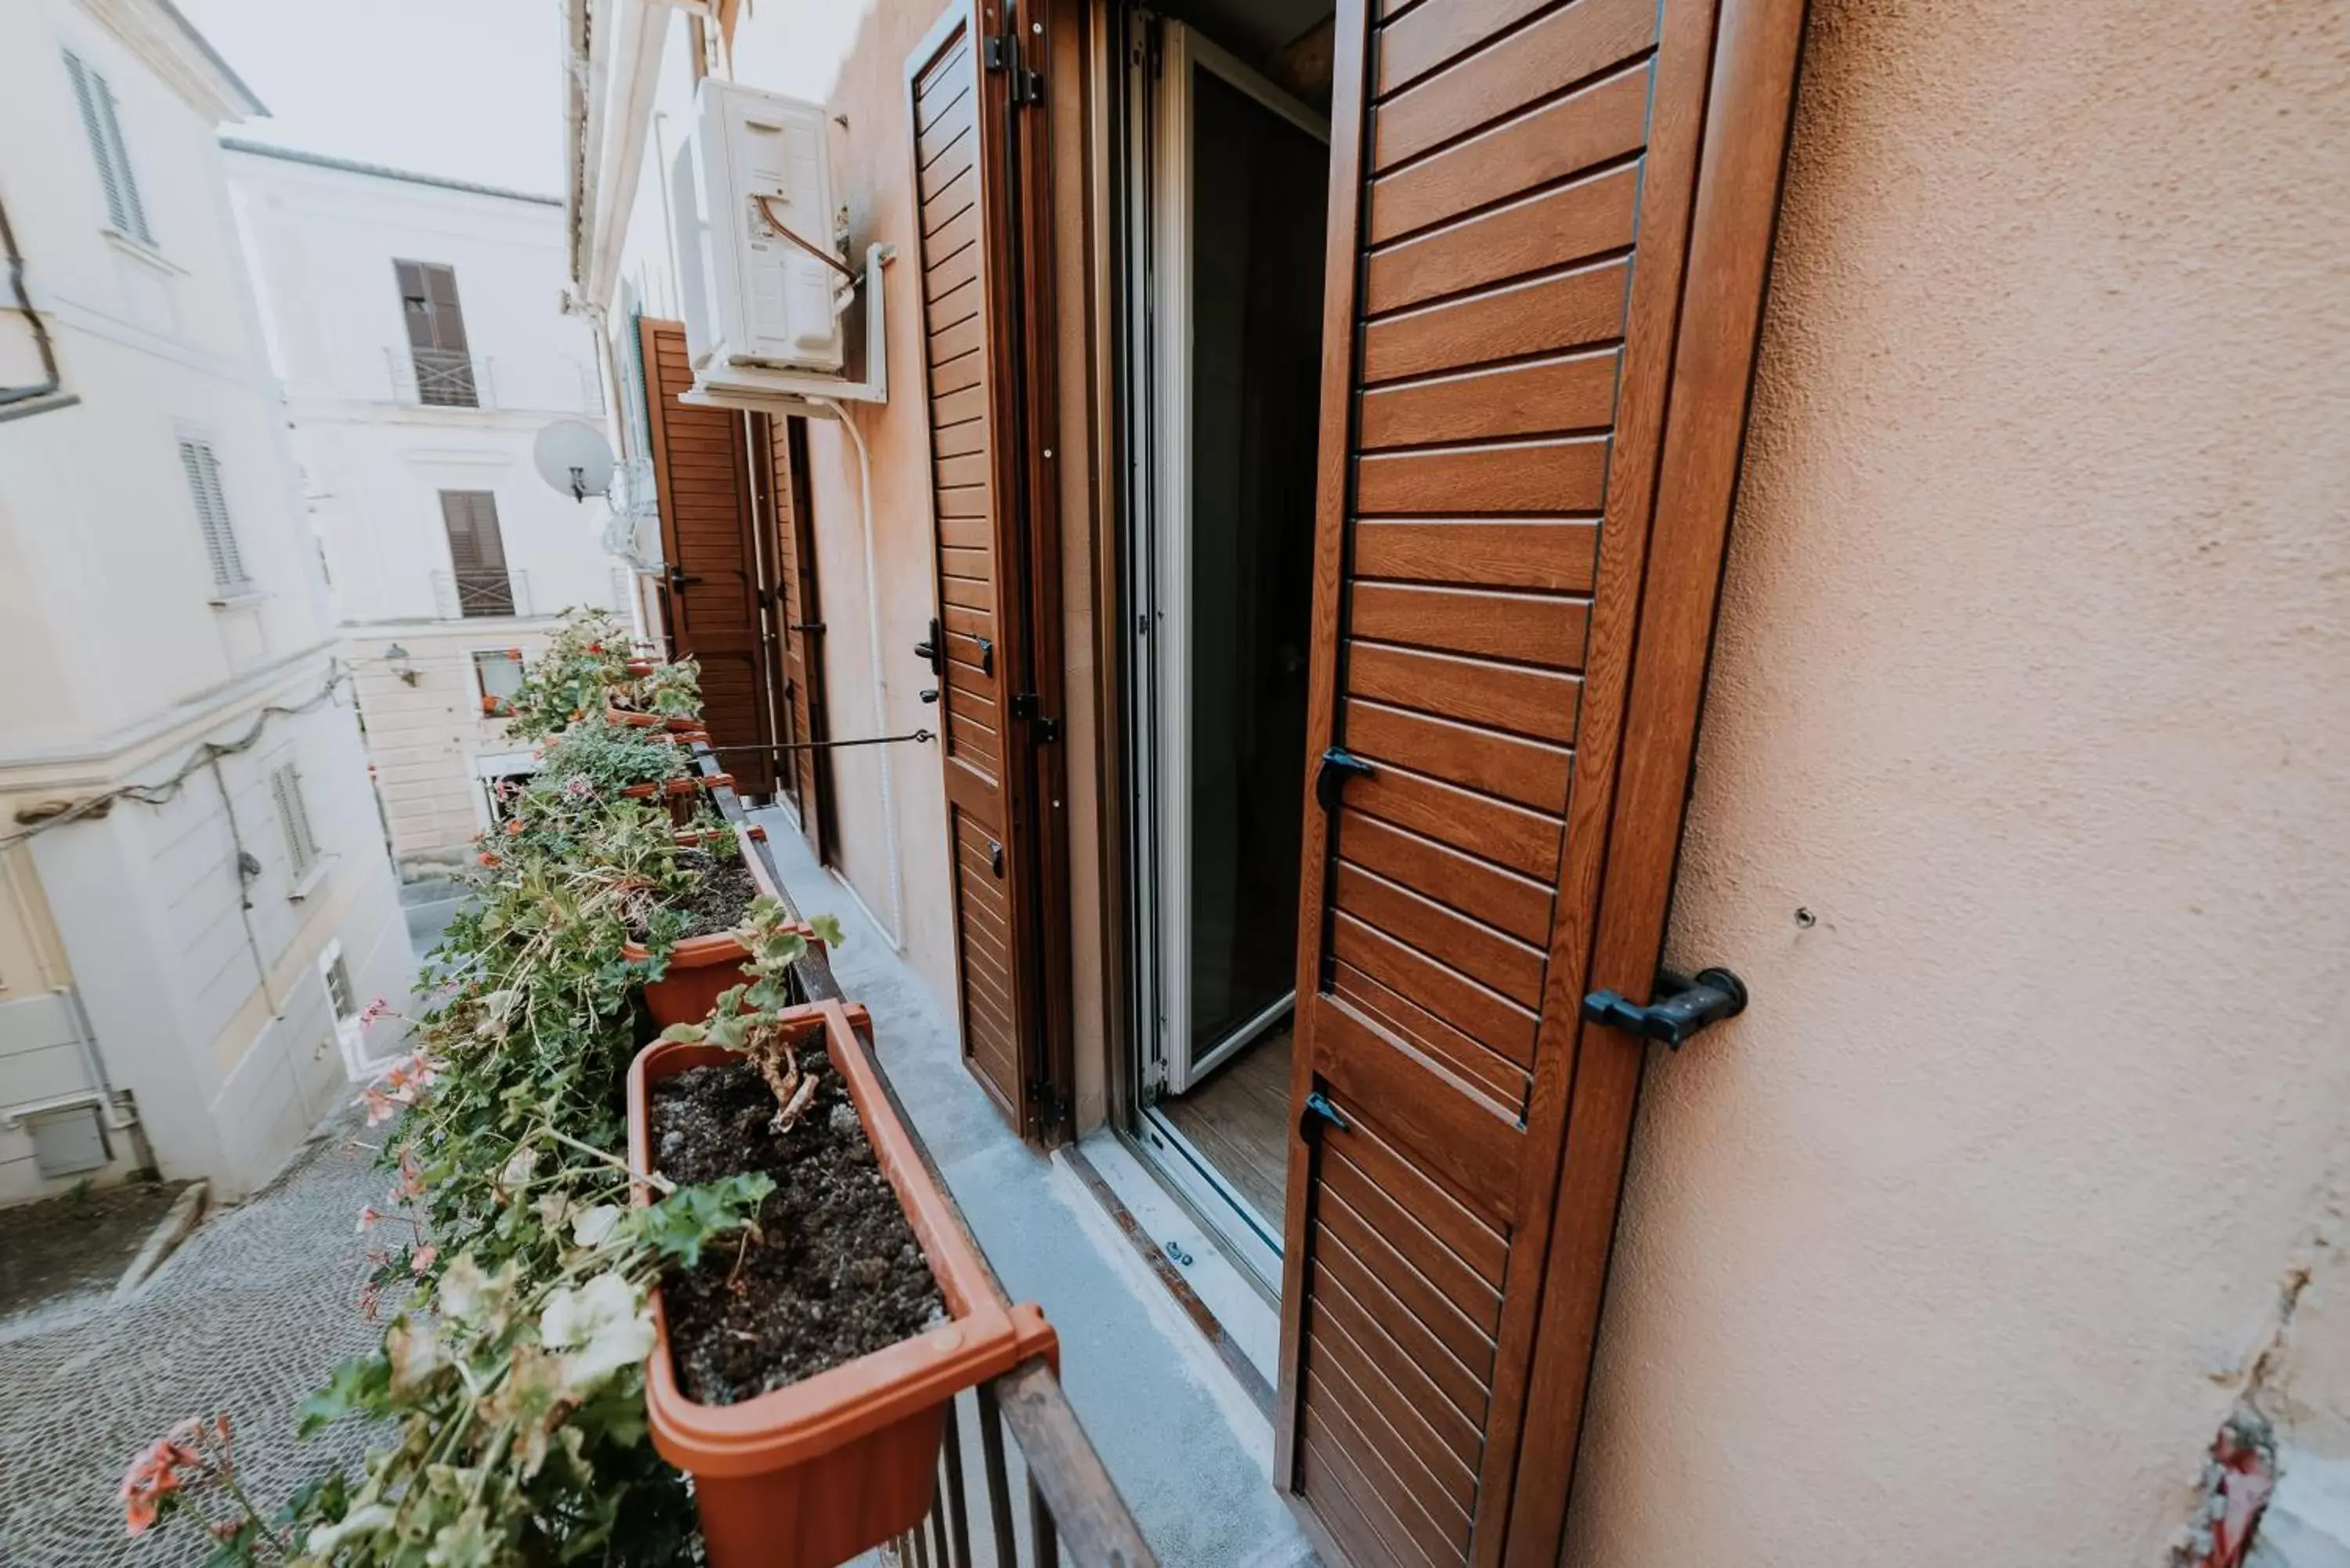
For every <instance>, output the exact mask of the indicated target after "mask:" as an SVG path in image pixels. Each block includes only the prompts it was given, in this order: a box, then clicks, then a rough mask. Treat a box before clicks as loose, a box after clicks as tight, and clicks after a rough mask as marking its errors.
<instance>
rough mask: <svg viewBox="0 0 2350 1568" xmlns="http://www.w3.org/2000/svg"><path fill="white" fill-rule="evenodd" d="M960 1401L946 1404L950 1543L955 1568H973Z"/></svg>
mask: <svg viewBox="0 0 2350 1568" xmlns="http://www.w3.org/2000/svg"><path fill="white" fill-rule="evenodd" d="M959 1405H960V1401H958V1400H955V1399H950V1400H948V1401H947V1441H946V1449H945V1455H946V1467H947V1488H946V1491H947V1506H946V1518H947V1539H948V1540H949V1541H951V1542H953V1543H954V1564H953V1568H972V1561H971V1501H970V1499H968V1498H966V1497H965V1496H964V1495H963V1490H962V1415H961V1413H960V1410H959Z"/></svg>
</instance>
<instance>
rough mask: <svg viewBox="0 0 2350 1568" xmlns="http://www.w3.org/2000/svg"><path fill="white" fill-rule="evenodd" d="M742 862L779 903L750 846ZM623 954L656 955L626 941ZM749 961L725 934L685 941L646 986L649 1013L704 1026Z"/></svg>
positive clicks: (808, 934) (809, 933)
mask: <svg viewBox="0 0 2350 1568" xmlns="http://www.w3.org/2000/svg"><path fill="white" fill-rule="evenodd" d="M743 864H745V865H747V866H748V867H751V880H753V881H754V882H756V883H757V884H758V885H759V891H760V893H761V894H762V895H763V896H764V897H766V898H774V899H776V900H777V901H778V902H780V901H781V900H782V898H783V892H782V890H781V889H780V888H777V887H776V886H775V878H774V877H771V876H769V875H768V874H767V863H766V862H765V861H764V860H763V859H761V858H760V857H759V854H758V852H757V851H756V850H754V849H753V848H752V847H751V846H749V845H747V844H745V845H744V846H743ZM799 931H800V935H801V936H802V937H803V938H805V939H806V940H807V941H808V942H809V943H811V944H813V943H814V942H815V941H816V931H815V929H814V928H812V927H810V926H807V925H805V924H803V925H802V926H801V927H800V928H799ZM620 956H621V957H623V958H625V959H627V960H629V961H630V962H632V963H642V962H644V961H645V960H647V959H648V958H650V957H651V956H652V954H651V951H650V950H649V949H647V948H646V947H645V946H644V945H643V944H642V943H640V942H623V943H621V944H620ZM750 957H751V954H750V951H749V950H748V949H746V948H744V947H743V944H742V943H741V942H739V941H736V940H734V939H733V937H732V936H730V935H728V934H727V933H726V932H724V931H713V932H712V933H711V934H709V935H707V936H700V937H687V938H686V939H685V940H682V941H681V942H679V943H678V944H677V945H676V946H675V947H673V948H671V950H670V953H669V968H668V970H667V971H664V972H663V974H662V975H661V978H660V979H659V980H654V981H646V982H645V1010H646V1011H647V1012H650V1013H651V1014H652V1015H653V1022H654V1023H657V1024H659V1025H660V1026H661V1027H662V1028H664V1029H666V1028H668V1027H669V1026H670V1025H671V1024H672V1023H701V1022H702V1020H703V1019H705V1018H707V1017H709V1016H710V1010H711V1009H712V1008H713V1007H715V1006H717V1005H718V997H719V993H720V992H724V991H726V990H727V989H728V988H730V987H732V986H737V985H740V984H742V983H743V964H744V963H745V962H746V961H749V959H750Z"/></svg>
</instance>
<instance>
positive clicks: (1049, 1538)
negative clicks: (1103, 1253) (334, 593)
mask: <svg viewBox="0 0 2350 1568" xmlns="http://www.w3.org/2000/svg"><path fill="white" fill-rule="evenodd" d="M694 753H695V762H696V765H697V766H698V767H699V768H700V770H701V771H702V773H703V774H717V773H723V771H724V770H723V768H722V767H721V766H720V765H719V762H718V758H717V756H716V754H715V753H712V751H711V750H710V748H709V746H707V745H706V744H697V745H696V746H695V747H694ZM711 795H712V799H713V800H714V801H715V803H716V804H717V806H718V810H719V813H720V814H721V815H723V816H724V817H725V818H726V819H727V820H728V821H729V822H733V823H743V822H745V821H747V818H746V817H745V815H744V813H743V802H742V800H741V798H740V797H739V796H737V795H736V794H735V793H734V792H733V790H731V789H727V788H724V787H723V786H721V787H718V788H715V789H712V791H711ZM746 842H747V843H748V846H749V848H750V849H751V851H752V852H753V853H754V854H756V855H757V856H758V857H760V858H761V859H762V860H763V861H764V862H765V864H766V867H767V874H768V876H769V877H770V878H771V879H773V881H774V882H775V886H776V887H778V888H783V887H784V882H783V877H782V875H781V873H780V872H779V871H778V869H777V868H776V866H775V856H774V855H773V854H772V853H771V852H770V851H769V849H768V847H767V846H766V844H765V842H764V840H749V841H746ZM784 897H785V901H786V902H787V903H788V902H789V901H790V898H791V890H790V889H789V888H784ZM797 912H798V911H797V910H793V911H792V913H794V914H795V915H796V914H797ZM795 979H796V981H797V982H798V989H799V992H800V1000H802V1001H806V1002H824V1001H847V1000H849V999H848V998H847V997H845V996H843V995H842V993H841V989H840V984H839V982H838V981H836V980H835V979H834V978H833V974H832V964H831V961H830V960H829V959H827V957H826V954H825V950H824V949H823V948H822V947H821V946H817V947H812V948H810V949H809V950H808V954H807V956H806V958H804V959H802V960H801V961H800V962H799V964H798V965H797V967H796V969H795ZM871 1043H872V1042H871V1041H870V1039H869V1038H868V1041H867V1044H868V1045H869V1044H871ZM873 1060H874V1064H875V1065H876V1066H881V1057H880V1054H879V1052H876V1053H875V1054H874V1057H873ZM881 1087H882V1092H883V1093H884V1094H886V1095H887V1096H889V1104H890V1106H891V1107H892V1108H893V1109H895V1110H896V1111H897V1113H898V1119H899V1121H900V1122H901V1123H903V1124H904V1125H905V1127H906V1131H907V1132H908V1134H909V1135H910V1137H912V1139H913V1143H914V1147H915V1149H916V1150H917V1151H918V1152H920V1155H921V1157H922V1165H923V1167H924V1168H926V1169H927V1170H929V1171H930V1173H931V1179H933V1180H934V1181H936V1182H937V1183H938V1188H939V1190H940V1191H941V1192H943V1193H946V1195H947V1204H948V1207H949V1208H950V1209H951V1210H953V1212H954V1219H955V1223H956V1224H958V1225H961V1226H962V1231H963V1234H964V1236H965V1237H966V1238H969V1239H970V1240H971V1242H972V1251H974V1252H976V1253H978V1254H979V1256H980V1259H981V1261H982V1262H985V1261H986V1257H987V1251H986V1249H984V1248H983V1247H981V1246H980V1245H979V1243H978V1239H977V1238H976V1237H972V1235H971V1227H970V1225H969V1224H968V1223H966V1222H965V1221H964V1220H963V1216H962V1207H961V1206H960V1205H958V1204H957V1203H956V1202H955V1200H954V1194H953V1193H952V1191H951V1190H950V1189H948V1187H947V1184H946V1180H945V1179H944V1178H943V1177H941V1176H940V1174H939V1168H938V1162H937V1161H936V1160H934V1159H932V1158H931V1148H930V1145H929V1144H928V1143H926V1142H924V1141H923V1138H922V1134H921V1130H920V1128H919V1127H916V1126H915V1123H914V1118H913V1117H912V1116H910V1115H909V1114H908V1112H907V1110H906V1106H905V1103H904V1102H903V1101H902V1100H901V1099H899V1095H898V1090H897V1086H896V1085H893V1084H892V1083H890V1081H889V1070H888V1068H887V1067H886V1066H884V1067H882V1070H881ZM987 1282H988V1285H989V1288H990V1289H992V1290H993V1291H994V1293H995V1294H996V1297H997V1299H998V1300H999V1301H1004V1302H1007V1303H1008V1301H1009V1298H1008V1297H1007V1296H1005V1294H1004V1291H1003V1282H1002V1281H1000V1280H998V1279H997V1278H996V1277H995V1271H994V1268H993V1265H992V1264H991V1265H989V1267H988V1275H987ZM1007 1434H1008V1435H1009V1436H1010V1438H1011V1439H1012V1440H1011V1442H1009V1443H1008V1444H1007V1443H1006V1442H1005V1441H1004V1438H1005V1436H1006V1435H1007ZM936 1474H937V1481H938V1490H937V1492H936V1494H935V1495H934V1497H933V1499H932V1501H931V1511H930V1512H929V1513H927V1514H925V1515H924V1516H923V1517H922V1520H921V1522H920V1523H919V1524H917V1525H916V1526H915V1527H914V1528H913V1529H911V1530H910V1531H908V1532H906V1533H905V1534H904V1535H901V1536H899V1537H898V1538H897V1539H896V1540H895V1541H893V1542H889V1543H888V1544H887V1546H886V1547H885V1548H884V1550H885V1551H886V1552H887V1553H888V1556H889V1557H891V1558H894V1559H895V1560H896V1562H897V1563H898V1565H899V1568H1058V1565H1059V1564H1061V1563H1075V1564H1076V1568H1158V1563H1159V1559H1158V1558H1157V1556H1156V1555H1154V1554H1153V1553H1152V1552H1151V1550H1150V1547H1149V1544H1148V1543H1147V1542H1144V1540H1143V1539H1142V1531H1141V1529H1140V1527H1139V1526H1138V1525H1137V1524H1136V1523H1135V1522H1134V1515H1133V1514H1132V1513H1130V1512H1128V1510H1127V1506H1126V1499H1124V1498H1123V1497H1121V1496H1119V1495H1118V1485H1117V1483H1116V1482H1114V1481H1112V1480H1110V1479H1109V1470H1108V1469H1107V1467H1106V1466H1105V1465H1104V1464H1103V1463H1102V1459H1101V1455H1100V1454H1098V1453H1097V1452H1096V1451H1095V1450H1094V1446H1093V1443H1092V1441H1091V1440H1090V1439H1088V1438H1087V1436H1086V1430H1085V1428H1084V1427H1083V1426H1082V1425H1081V1424H1080V1423H1079V1422H1078V1420H1077V1413H1076V1410H1075V1409H1074V1408H1073V1407H1071V1406H1070V1404H1069V1397H1068V1395H1067V1393H1066V1392H1065V1391H1064V1390H1063V1389H1062V1387H1061V1380H1060V1376H1059V1375H1058V1374H1057V1373H1056V1372H1055V1370H1054V1367H1053V1364H1052V1363H1051V1362H1050V1361H1048V1360H1046V1359H1045V1357H1043V1356H1038V1357H1036V1358H1035V1359H1034V1360H1031V1361H1027V1362H1024V1363H1023V1364H1022V1365H1021V1366H1015V1367H1014V1368H1013V1369H1012V1370H1011V1371H1009V1372H1007V1373H1005V1374H1004V1375H1003V1376H1001V1377H998V1378H995V1379H993V1381H991V1382H987V1383H983V1384H981V1385H980V1386H978V1387H976V1388H973V1389H971V1390H968V1391H967V1392H965V1393H962V1394H960V1395H958V1396H956V1397H954V1398H953V1399H952V1400H951V1401H949V1403H948V1405H947V1409H946V1433H945V1437H944V1438H943V1440H941V1443H940V1444H939V1457H938V1466H937V1471H936Z"/></svg>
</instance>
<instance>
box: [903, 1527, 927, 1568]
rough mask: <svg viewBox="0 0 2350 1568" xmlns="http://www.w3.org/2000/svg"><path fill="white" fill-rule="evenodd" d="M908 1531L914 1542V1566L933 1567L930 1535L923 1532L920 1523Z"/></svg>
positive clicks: (920, 1567) (916, 1567)
mask: <svg viewBox="0 0 2350 1568" xmlns="http://www.w3.org/2000/svg"><path fill="white" fill-rule="evenodd" d="M906 1533H907V1535H908V1537H909V1538H910V1540H911V1541H912V1542H913V1543H914V1568H931V1539H930V1537H929V1536H928V1535H926V1534H924V1533H923V1532H922V1527H921V1526H920V1525H919V1524H918V1525H916V1526H914V1528H913V1529H911V1530H910V1531H908V1532H906Z"/></svg>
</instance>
